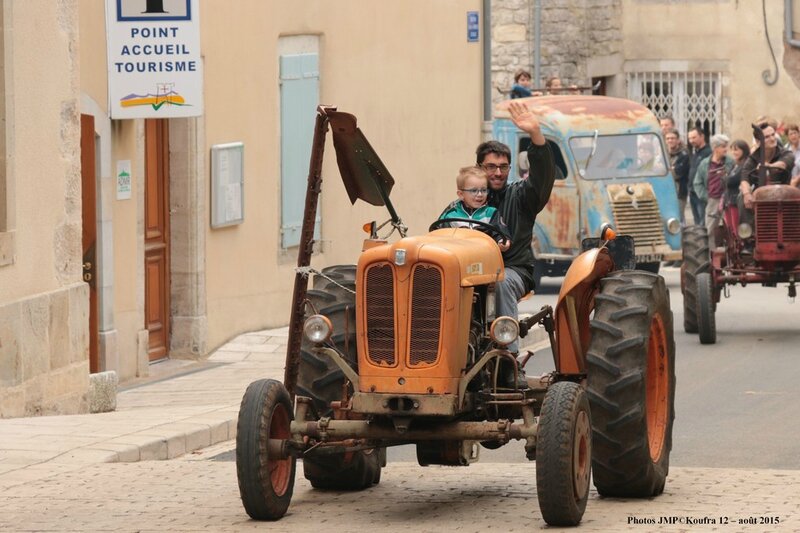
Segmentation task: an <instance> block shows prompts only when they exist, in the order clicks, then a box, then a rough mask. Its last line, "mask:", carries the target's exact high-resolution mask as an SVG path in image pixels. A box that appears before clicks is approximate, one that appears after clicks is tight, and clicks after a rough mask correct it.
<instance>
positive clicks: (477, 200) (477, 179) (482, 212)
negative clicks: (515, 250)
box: [439, 167, 511, 252]
mask: <svg viewBox="0 0 800 533" xmlns="http://www.w3.org/2000/svg"><path fill="white" fill-rule="evenodd" d="M456 186H457V187H458V191H457V192H456V194H457V195H458V200H456V201H455V202H453V203H451V204H450V205H449V206H447V208H446V209H445V210H444V211H443V212H442V214H441V215H439V220H442V219H447V218H469V219H472V220H477V221H479V222H485V223H487V224H491V225H492V226H494V227H495V228H497V230H498V231H500V232H501V233H504V234H506V235H508V234H510V232H509V231H508V228H507V227H506V225H505V223H504V222H503V219H502V218H501V217H500V213H499V212H498V211H497V209H495V208H494V207H490V206H488V205H486V200H487V199H488V197H489V179H488V178H487V177H486V172H485V171H484V170H483V169H482V168H480V167H464V168H462V169H461V170H459V171H458V177H457V178H456ZM452 226H453V227H469V228H471V229H477V230H479V231H480V229H481V226H479V225H477V224H476V225H475V226H474V227H473V226H472V225H471V224H469V223H468V222H453V223H452ZM495 240H496V241H497V245H498V246H499V247H500V251H501V252H505V251H506V250H508V248H509V247H510V246H511V240H510V239H502V238H497V237H495Z"/></svg>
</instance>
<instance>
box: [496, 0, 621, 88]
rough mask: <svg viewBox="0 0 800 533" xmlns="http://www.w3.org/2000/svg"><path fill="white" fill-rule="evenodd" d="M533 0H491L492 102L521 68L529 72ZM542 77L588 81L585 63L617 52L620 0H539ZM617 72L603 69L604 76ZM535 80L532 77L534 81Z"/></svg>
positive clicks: (584, 83)
mask: <svg viewBox="0 0 800 533" xmlns="http://www.w3.org/2000/svg"><path fill="white" fill-rule="evenodd" d="M535 1H536V0H492V85H493V87H494V88H495V90H494V92H493V94H492V97H493V100H494V101H499V100H502V99H503V98H504V94H503V93H502V92H501V91H503V90H508V89H509V88H510V87H511V85H512V84H513V83H514V73H515V72H516V71H517V70H518V69H520V68H524V69H526V70H528V71H529V72H530V73H531V74H533V73H534V43H535V35H534V6H535ZM540 3H541V24H540V28H541V33H542V34H541V37H540V43H541V50H540V57H541V64H540V67H541V76H542V79H541V80H540V82H539V83H540V84H541V85H544V81H545V80H546V79H547V77H548V76H550V75H558V76H559V77H560V78H561V80H562V82H563V83H564V84H565V85H571V84H577V85H588V84H589V82H590V81H591V80H590V76H591V75H593V74H594V75H597V73H596V72H591V69H590V68H589V62H590V61H591V60H593V59H598V58H604V57H611V56H615V55H617V54H620V53H621V51H622V0H541V2H540ZM615 74H621V72H606V73H602V75H604V76H610V75H615ZM534 83H535V80H534Z"/></svg>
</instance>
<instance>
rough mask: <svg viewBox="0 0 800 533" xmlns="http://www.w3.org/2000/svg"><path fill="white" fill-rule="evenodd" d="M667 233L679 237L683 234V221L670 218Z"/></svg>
mask: <svg viewBox="0 0 800 533" xmlns="http://www.w3.org/2000/svg"><path fill="white" fill-rule="evenodd" d="M667 231H668V232H670V233H672V234H673V235H677V234H678V233H680V232H681V221H680V220H678V219H677V218H670V219H669V220H667Z"/></svg>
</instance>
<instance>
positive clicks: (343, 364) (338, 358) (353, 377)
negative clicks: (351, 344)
mask: <svg viewBox="0 0 800 533" xmlns="http://www.w3.org/2000/svg"><path fill="white" fill-rule="evenodd" d="M314 352H315V353H318V354H325V355H326V356H328V357H329V358H330V359H331V361H333V362H334V363H335V364H336V366H338V367H339V368H340V369H341V370H342V372H343V373H344V375H345V377H346V378H347V379H349V380H350V383H352V384H353V390H356V391H357V390H358V388H359V379H358V374H356V371H355V370H353V367H351V366H350V365H349V364H347V361H345V359H344V357H342V354H340V353H339V352H337V351H336V350H334V349H333V348H326V347H325V346H319V347H317V348H314Z"/></svg>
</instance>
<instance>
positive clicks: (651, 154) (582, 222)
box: [493, 95, 682, 281]
mask: <svg viewBox="0 0 800 533" xmlns="http://www.w3.org/2000/svg"><path fill="white" fill-rule="evenodd" d="M515 101H516V102H525V104H526V105H527V106H528V107H529V108H530V109H531V110H533V111H534V112H535V113H536V114H537V115H538V116H539V120H540V123H541V127H542V132H543V133H544V136H545V138H546V139H547V142H548V144H549V145H550V147H551V148H552V150H553V154H554V156H555V160H556V166H557V177H556V182H555V185H554V186H553V193H552V195H551V196H550V201H549V202H548V204H547V207H546V208H545V209H544V210H543V211H542V212H541V213H539V215H538V216H537V218H536V225H535V227H534V232H533V242H532V243H531V245H532V246H533V252H534V255H535V256H536V260H537V261H536V277H537V281H538V279H540V277H541V276H561V275H563V274H564V272H566V269H567V267H568V266H569V264H570V262H571V261H572V259H573V258H575V257H577V256H578V254H580V252H581V246H580V244H581V240H582V239H583V238H584V237H588V236H591V235H597V234H598V232H599V231H600V227H601V226H602V225H603V224H604V223H611V224H612V225H613V226H614V227H615V228H616V229H617V231H618V232H619V233H621V234H625V235H632V236H633V238H634V243H635V246H636V262H637V268H640V269H644V270H649V271H651V272H658V268H659V265H660V263H661V261H674V260H679V259H681V256H682V255H681V254H682V253H681V224H680V216H679V207H678V198H677V194H676V192H675V182H674V179H673V177H672V174H671V172H670V169H669V159H668V157H667V152H666V150H665V147H664V143H663V139H662V136H661V130H660V128H659V125H658V121H657V120H656V117H655V115H653V113H652V112H651V111H650V110H649V109H648V108H647V107H645V106H643V105H641V104H638V103H636V102H632V101H630V100H624V99H621V98H611V97H606V96H590V95H563V96H539V97H533V98H524V99H519V100H515ZM508 104H509V101H504V102H501V103H499V104H498V105H497V107H496V108H495V120H494V123H493V136H494V138H495V139H496V140H499V141H502V142H504V143H505V144H507V145H508V146H509V147H510V148H511V158H512V160H511V171H510V174H509V181H514V180H517V179H522V178H524V177H526V176H527V168H525V167H526V165H527V158H525V157H522V158H520V157H519V154H520V153H522V154H524V153H525V151H526V149H527V147H528V146H529V144H530V138H529V137H528V135H527V134H525V133H523V132H522V131H520V130H519V129H517V128H516V126H514V124H513V123H512V122H511V120H510V118H509V114H508Z"/></svg>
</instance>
